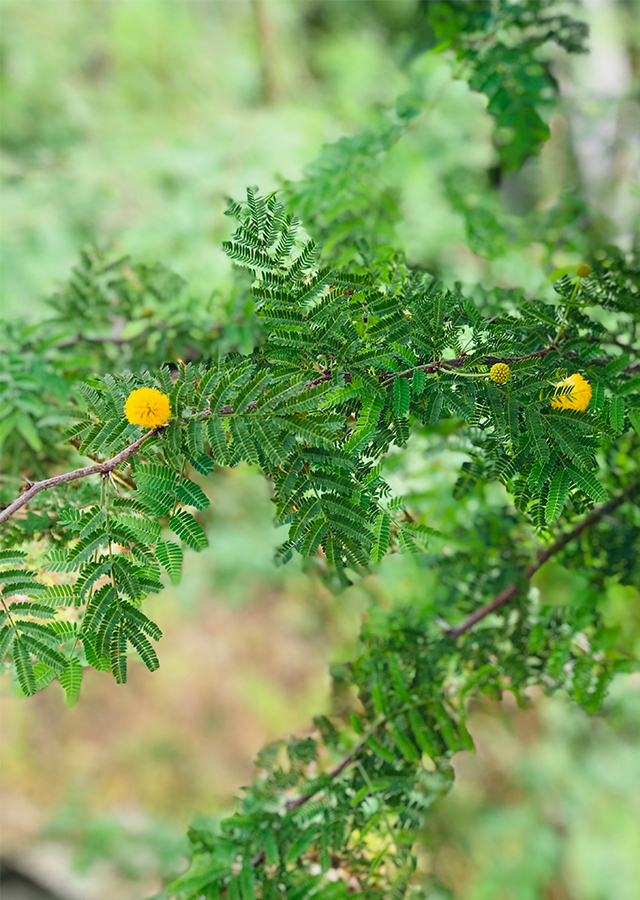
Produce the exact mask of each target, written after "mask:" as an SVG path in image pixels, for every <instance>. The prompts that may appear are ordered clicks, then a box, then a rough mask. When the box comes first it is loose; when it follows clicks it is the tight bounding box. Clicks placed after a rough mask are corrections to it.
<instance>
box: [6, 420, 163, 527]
mask: <svg viewBox="0 0 640 900" xmlns="http://www.w3.org/2000/svg"><path fill="white" fill-rule="evenodd" d="M160 430H161V429H154V430H153V431H148V432H147V433H146V434H143V435H142V437H140V438H138V440H137V441H134V442H133V444H129V446H128V447H125V448H124V450H121V451H120V453H117V454H116V455H115V456H113V457H112V458H111V459H106V460H105V461H104V462H101V463H95V464H94V465H92V466H83V467H82V468H81V469H75V470H74V471H73V472H63V474H62V475H54V476H53V478H47V479H46V480H45V481H35V482H34V483H33V484H31V485H29V487H28V488H27V490H26V491H24V493H22V494H20V496H19V497H16V499H15V500H14V501H13V503H10V504H9V506H7V507H5V509H3V510H2V512H0V524H1V523H2V522H6V521H7V519H8V518H10V517H11V516H12V515H13V514H14V512H16V511H17V510H19V509H20V507H21V506H24V505H25V503H28V502H29V500H31V498H32V497H35V495H36V494H39V493H40V491H46V490H47V489H48V488H52V487H58V485H60V484H66V483H67V482H68V481H76V480H77V479H78V478H86V477H87V476H88V475H108V474H109V472H113V470H114V469H115V468H116V466H119V465H120V463H123V462H124V461H125V460H126V459H129V457H130V456H133V454H134V453H137V452H138V450H139V449H140V447H141V446H142V445H143V443H144V442H145V441H146V440H147V439H148V438H150V437H153V435H155V434H158V433H159V431H160Z"/></svg>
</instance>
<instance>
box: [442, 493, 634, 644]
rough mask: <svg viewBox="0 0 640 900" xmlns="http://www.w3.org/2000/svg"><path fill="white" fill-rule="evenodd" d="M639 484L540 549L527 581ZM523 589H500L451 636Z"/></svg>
mask: <svg viewBox="0 0 640 900" xmlns="http://www.w3.org/2000/svg"><path fill="white" fill-rule="evenodd" d="M637 487H638V485H637V484H636V485H631V487H628V488H627V489H626V490H625V491H623V492H622V493H621V494H619V495H618V496H617V497H614V498H613V500H609V502H608V503H605V504H603V505H602V506H598V507H596V509H594V510H593V512H592V513H590V514H589V515H588V516H586V517H585V518H584V519H583V520H582V522H580V523H579V524H578V525H576V527H575V528H573V529H572V530H571V531H568V532H567V533H566V534H563V535H561V536H560V537H559V538H558V539H557V540H556V541H554V543H553V544H551V545H550V546H549V547H547V548H546V549H544V550H540V551H539V553H538V559H537V561H536V562H535V563H530V564H529V565H528V566H527V568H526V569H525V571H524V573H523V575H524V579H523V580H526V581H529V580H530V579H531V576H532V575H534V574H535V572H537V571H538V569H540V568H541V567H542V566H543V565H544V564H545V563H546V562H547V560H549V559H551V557H552V556H555V555H556V553H559V552H560V551H561V550H563V549H564V548H565V547H566V546H567V544H569V543H571V541H574V540H575V539H576V538H577V537H579V536H580V535H581V534H582V532H583V531H585V530H586V529H587V528H591V526H592V525H595V524H596V522H599V521H600V519H602V518H603V517H604V516H607V515H609V513H612V512H613V511H614V510H615V509H617V508H618V507H619V506H621V505H622V504H623V503H624V502H625V500H628V499H629V498H630V497H631V495H632V494H633V492H634V491H635V490H636V489H637ZM521 589H522V582H520V583H515V584H510V585H509V587H506V588H504V590H502V591H500V593H499V594H496V596H495V597H494V598H493V600H490V601H489V603H485V604H484V606H481V607H479V608H478V609H476V611H475V612H473V613H471V615H470V616H469V617H468V618H467V619H465V620H464V622H462V623H461V624H460V625H456V627H455V628H450V629H449V630H448V632H447V634H448V635H449V637H452V638H457V637H460V635H461V634H464V633H465V632H466V631H469V629H470V628H473V626H474V625H476V624H477V623H478V622H480V621H482V619H484V618H486V617H487V616H488V615H490V614H491V613H492V612H495V610H496V609H500V607H501V606H504V605H505V604H506V603H509V602H510V601H511V600H513V598H514V597H516V596H517V595H518V594H519V593H520V591H521Z"/></svg>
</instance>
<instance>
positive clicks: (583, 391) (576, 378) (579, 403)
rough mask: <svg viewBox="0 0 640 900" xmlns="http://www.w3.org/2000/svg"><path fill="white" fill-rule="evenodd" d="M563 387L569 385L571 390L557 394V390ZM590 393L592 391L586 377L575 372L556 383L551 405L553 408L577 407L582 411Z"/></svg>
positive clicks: (587, 403) (587, 402) (588, 400)
mask: <svg viewBox="0 0 640 900" xmlns="http://www.w3.org/2000/svg"><path fill="white" fill-rule="evenodd" d="M563 387H570V388H571V390H570V391H568V392H567V393H563V394H559V395H558V390H559V389H560V388H563ZM592 394H593V391H592V390H591V385H590V384H589V382H588V381H587V379H586V378H584V377H583V376H582V375H580V374H579V373H578V372H576V373H575V374H573V375H569V377H568V378H565V379H564V380H563V381H560V382H559V383H558V384H557V385H556V391H555V394H554V396H553V398H552V400H551V405H552V406H553V408H554V409H577V410H578V411H579V412H582V411H583V410H585V409H586V408H587V406H588V405H589V402H590V400H591V395H592Z"/></svg>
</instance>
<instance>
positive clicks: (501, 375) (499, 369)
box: [489, 363, 511, 384]
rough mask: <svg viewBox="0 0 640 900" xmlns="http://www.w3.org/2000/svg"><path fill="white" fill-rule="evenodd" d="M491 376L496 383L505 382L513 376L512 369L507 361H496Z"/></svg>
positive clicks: (490, 371) (490, 372)
mask: <svg viewBox="0 0 640 900" xmlns="http://www.w3.org/2000/svg"><path fill="white" fill-rule="evenodd" d="M489 377H490V378H491V380H492V381H495V383H496V384H505V383H506V382H507V381H508V380H509V379H510V378H511V369H510V368H509V366H508V365H507V364H506V363H496V364H495V365H494V366H491V369H490V370H489Z"/></svg>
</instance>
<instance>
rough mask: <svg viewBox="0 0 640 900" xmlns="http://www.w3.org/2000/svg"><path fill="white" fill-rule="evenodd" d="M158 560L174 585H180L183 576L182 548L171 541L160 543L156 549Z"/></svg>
mask: <svg viewBox="0 0 640 900" xmlns="http://www.w3.org/2000/svg"><path fill="white" fill-rule="evenodd" d="M155 554H156V559H157V560H158V562H159V563H160V565H161V566H162V568H163V569H164V570H165V572H166V573H167V575H168V576H169V578H170V579H171V583H172V584H179V583H180V576H181V575H182V559H183V555H184V554H183V552H182V547H180V546H179V545H178V544H174V543H172V542H171V541H159V542H158V543H157V544H156V549H155Z"/></svg>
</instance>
